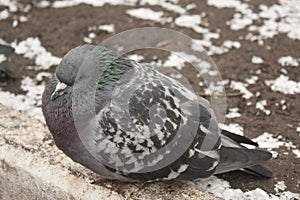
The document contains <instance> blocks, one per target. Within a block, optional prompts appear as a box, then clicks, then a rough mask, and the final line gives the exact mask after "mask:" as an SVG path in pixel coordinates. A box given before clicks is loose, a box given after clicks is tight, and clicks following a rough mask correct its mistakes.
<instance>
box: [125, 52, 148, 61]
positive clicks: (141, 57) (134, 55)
mask: <svg viewBox="0 0 300 200" xmlns="http://www.w3.org/2000/svg"><path fill="white" fill-rule="evenodd" d="M127 58H128V59H131V60H135V61H137V62H139V61H141V60H143V59H144V58H145V57H144V56H142V55H138V54H131V55H129V56H128V57H127Z"/></svg>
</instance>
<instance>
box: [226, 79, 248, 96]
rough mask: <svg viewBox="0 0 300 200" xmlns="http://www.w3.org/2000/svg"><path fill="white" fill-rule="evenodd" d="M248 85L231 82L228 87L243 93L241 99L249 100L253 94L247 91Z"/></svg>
mask: <svg viewBox="0 0 300 200" xmlns="http://www.w3.org/2000/svg"><path fill="white" fill-rule="evenodd" d="M247 86H248V84H247V83H243V82H239V81H231V84H230V87H231V88H232V89H234V90H238V91H240V92H241V93H243V98H244V99H250V98H251V97H252V96H253V93H251V92H250V91H249V90H248V89H247Z"/></svg>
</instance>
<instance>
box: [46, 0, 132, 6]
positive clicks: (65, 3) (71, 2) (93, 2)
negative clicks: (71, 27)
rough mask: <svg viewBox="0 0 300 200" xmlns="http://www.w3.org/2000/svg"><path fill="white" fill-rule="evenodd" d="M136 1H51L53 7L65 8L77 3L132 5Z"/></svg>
mask: <svg viewBox="0 0 300 200" xmlns="http://www.w3.org/2000/svg"><path fill="white" fill-rule="evenodd" d="M136 3H137V0H126V1H122V0H101V1H97V0H64V1H54V2H53V3H52V7H53V8H66V7H71V6H77V5H79V4H87V5H91V6H94V7H102V6H103V5H104V4H110V5H128V6H134V5H135V4H136Z"/></svg>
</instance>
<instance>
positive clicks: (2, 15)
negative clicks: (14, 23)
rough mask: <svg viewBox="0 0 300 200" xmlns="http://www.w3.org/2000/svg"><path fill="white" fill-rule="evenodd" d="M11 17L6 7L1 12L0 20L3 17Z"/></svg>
mask: <svg viewBox="0 0 300 200" xmlns="http://www.w3.org/2000/svg"><path fill="white" fill-rule="evenodd" d="M8 17H9V12H8V10H7V9H4V10H2V11H1V12H0V21H1V20H3V19H7V18H8Z"/></svg>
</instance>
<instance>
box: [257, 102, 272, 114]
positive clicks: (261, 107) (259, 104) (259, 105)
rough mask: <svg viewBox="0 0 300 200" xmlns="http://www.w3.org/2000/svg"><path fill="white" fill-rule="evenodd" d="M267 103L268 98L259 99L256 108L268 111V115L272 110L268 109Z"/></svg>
mask: <svg viewBox="0 0 300 200" xmlns="http://www.w3.org/2000/svg"><path fill="white" fill-rule="evenodd" d="M266 105H267V100H261V101H259V102H257V103H256V106H255V108H256V109H259V110H261V111H263V112H264V113H266V115H270V114H271V111H270V110H267V109H266V108H265V106H266Z"/></svg>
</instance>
